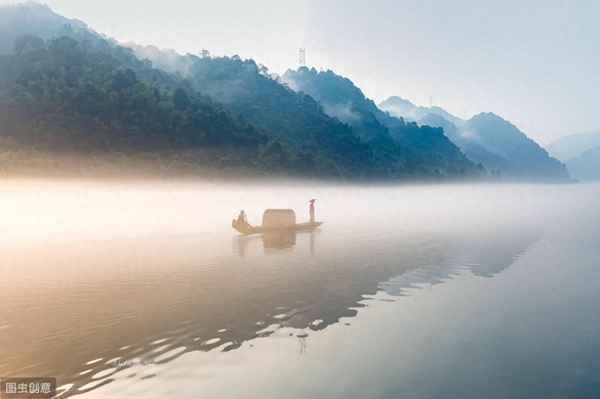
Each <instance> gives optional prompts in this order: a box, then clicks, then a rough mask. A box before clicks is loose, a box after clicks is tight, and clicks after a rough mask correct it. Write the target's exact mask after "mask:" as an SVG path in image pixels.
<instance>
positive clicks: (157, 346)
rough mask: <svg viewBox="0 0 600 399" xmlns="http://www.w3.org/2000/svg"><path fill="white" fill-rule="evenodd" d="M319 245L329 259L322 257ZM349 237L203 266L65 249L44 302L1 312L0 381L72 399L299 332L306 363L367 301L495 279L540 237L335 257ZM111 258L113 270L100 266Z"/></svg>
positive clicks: (369, 248)
mask: <svg viewBox="0 0 600 399" xmlns="http://www.w3.org/2000/svg"><path fill="white" fill-rule="evenodd" d="M319 234H320V235H321V236H322V237H320V238H323V241H324V246H323V251H316V250H315V247H316V246H317V244H316V237H317V236H318V235H319ZM348 234H350V233H348ZM351 236H352V235H351V234H350V235H347V236H345V237H336V236H335V235H334V234H333V233H327V231H325V232H321V233H305V234H293V235H280V236H268V237H267V236H265V237H260V236H258V237H236V243H237V244H236V246H237V248H236V250H235V251H234V253H233V254H232V255H233V256H234V257H230V256H224V255H223V254H219V256H217V257H215V258H213V259H210V258H206V257H198V255H199V252H198V251H195V252H194V251H193V249H194V247H195V246H196V245H197V243H196V242H195V240H194V239H193V238H188V239H183V238H177V239H172V240H158V241H157V240H156V239H141V240H136V241H131V242H127V243H123V242H111V241H108V242H94V243H87V244H86V243H79V244H78V245H75V246H70V245H69V246H67V247H65V248H60V250H58V249H57V251H56V253H53V254H52V255H53V257H49V258H48V267H54V268H56V267H58V268H61V270H66V275H63V276H61V278H59V279H56V280H55V281H46V285H43V286H40V287H37V291H36V294H37V298H39V299H40V300H39V301H34V300H32V297H31V291H27V290H25V292H21V293H18V292H17V291H16V290H15V289H13V290H12V292H11V293H10V295H11V298H12V300H13V304H12V308H10V309H6V308H3V310H4V314H3V322H4V323H6V324H7V325H8V328H4V329H2V330H0V347H2V348H3V350H4V351H5V353H3V356H2V360H0V362H2V363H0V374H1V375H18V374H23V373H26V374H31V375H56V376H57V377H59V381H60V383H62V384H68V385H67V386H68V387H69V391H68V393H67V394H68V395H71V394H72V393H82V392H87V391H90V390H93V389H96V388H98V387H99V386H101V385H104V384H107V383H110V382H111V381H112V379H111V377H113V376H114V375H115V374H116V373H117V372H121V371H123V370H124V369H131V373H129V375H128V376H129V378H131V379H133V380H135V379H148V378H153V377H154V376H155V373H154V371H153V368H152V367H151V366H150V365H159V364H164V363H167V362H170V361H172V360H174V359H176V358H178V357H180V356H181V355H183V354H184V353H187V352H189V351H210V350H221V351H231V350H235V349H237V348H239V347H240V346H241V345H242V343H243V342H245V341H249V340H252V339H255V338H257V337H268V336H270V335H271V334H273V333H274V332H275V331H277V330H278V329H279V328H282V327H293V328H294V329H296V330H297V331H300V332H299V333H297V334H298V338H299V339H300V343H301V344H302V345H301V350H302V351H305V350H306V342H305V340H304V339H305V338H306V337H307V335H308V333H310V332H311V331H313V332H314V331H319V330H322V329H325V328H327V327H328V326H329V325H331V324H333V323H337V322H338V321H339V320H340V319H342V318H348V317H354V316H355V315H356V314H357V309H358V308H360V307H363V306H365V304H364V302H363V299H364V298H365V296H369V295H373V294H375V293H376V292H377V291H378V290H380V289H382V290H384V291H385V292H387V293H388V294H391V295H406V288H414V287H419V286H422V285H426V284H439V283H441V282H443V281H445V280H446V279H448V278H451V277H452V275H453V274H454V273H457V272H458V271H460V270H465V269H468V270H471V271H472V272H473V273H475V274H477V275H481V276H486V277H491V276H493V275H494V274H495V273H499V272H501V271H502V270H504V269H505V268H507V267H509V266H510V264H511V263H512V262H513V260H514V259H515V258H516V257H517V256H519V254H521V253H523V251H525V250H526V249H527V247H528V246H530V245H532V244H533V243H534V242H535V241H536V240H537V239H538V237H539V232H537V231H526V230H522V231H520V232H519V233H518V234H515V232H513V231H506V232H505V233H499V232H498V230H497V229H496V230H495V231H494V233H491V232H490V234H489V235H487V236H486V234H482V232H481V231H479V232H477V234H468V235H463V236H462V237H458V236H431V235H429V236H426V237H411V236H410V235H406V234H405V235H382V236H381V237H380V238H378V239H376V240H373V241H361V240H360V239H358V238H357V240H355V241H354V243H355V245H354V246H352V247H345V249H344V251H343V252H339V251H337V250H336V245H337V244H339V241H340V240H342V241H344V240H346V241H347V240H348V239H349V238H350V237H351ZM157 248H160V251H157ZM30 250H32V251H36V250H37V251H45V252H46V253H48V251H49V249H48V248H31V249H30ZM107 253H110V254H111V256H110V262H108V259H107V258H102V259H99V258H98V255H99V254H107ZM190 254H193V255H190ZM273 254H277V255H278V256H265V255H273ZM73 259H76V260H77V262H76V268H75V269H72V273H69V272H68V270H69V269H68V268H66V269H65V265H67V264H69V262H71V261H72V260H73ZM99 262H101V263H102V267H103V271H102V272H98V270H97V267H95V265H97V264H98V263H99ZM104 262H106V264H105V263H104ZM167 271H168V272H167ZM166 273H168V274H166ZM13 288H15V287H13ZM40 320H44V323H43V325H42V324H40ZM36 326H39V327H38V328H36ZM32 343H33V344H32Z"/></svg>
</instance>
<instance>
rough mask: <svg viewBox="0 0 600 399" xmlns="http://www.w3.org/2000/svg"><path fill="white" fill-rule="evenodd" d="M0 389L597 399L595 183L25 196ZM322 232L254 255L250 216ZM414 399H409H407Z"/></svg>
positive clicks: (10, 259)
mask: <svg viewBox="0 0 600 399" xmlns="http://www.w3.org/2000/svg"><path fill="white" fill-rule="evenodd" d="M0 191H1V192H0V196H1V198H2V204H3V206H2V207H1V208H0V220H2V229H3V234H2V235H1V236H0V274H1V275H2V279H0V292H1V293H2V294H1V295H2V301H0V376H24V375H44V376H55V377H57V378H58V381H59V385H61V390H60V392H61V393H62V394H63V397H65V396H73V395H81V396H82V397H123V398H130V397H156V398H163V397H178V398H186V397H190V398H191V397H224V398H229V397H249V398H254V397H294V398H296V397H297V398H302V397H307V396H309V395H310V396H313V397H344V398H364V397H381V398H388V397H389V398H395V397H461V398H469V397H473V398H476V397H477V398H480V397H487V398H505V397H533V396H535V397H548V398H554V397H556V398H563V397H588V396H585V395H588V394H591V393H593V392H597V389H598V387H599V386H600V385H599V384H600V374H599V373H598V372H597V371H596V370H598V366H599V365H600V364H598V360H596V359H599V358H600V346H599V345H598V343H597V342H595V340H594V339H592V338H594V336H595V335H596V332H597V331H598V329H599V328H600V317H599V316H598V312H597V311H596V309H595V306H594V304H596V303H598V300H599V299H600V290H598V286H597V281H600V280H598V277H600V271H598V270H596V269H597V267H596V265H597V264H600V245H599V244H600V242H599V241H600V239H599V238H598V237H600V223H599V222H600V220H599V219H600V204H599V203H598V201H597V200H596V199H597V195H598V194H600V187H599V186H597V185H557V186H553V185H509V184H506V185H477V186H474V185H439V186H435V185H430V186H427V185H421V186H416V185H415V186H408V185H407V186H368V187H367V186H353V185H341V186H331V185H325V184H317V183H312V182H306V181H296V182H290V183H281V182H278V183H273V184H268V183H264V182H263V183H243V184H240V183H239V182H230V183H217V182H205V181H191V180H188V181H106V182H101V181H83V180H79V181H78V180H61V181H59V180H55V181H51V180H13V181H7V182H5V183H4V184H3V185H2V187H1V188H0ZM311 198H317V199H318V201H317V219H318V220H321V221H324V222H325V224H324V225H323V227H322V228H321V229H320V230H319V231H316V232H313V233H297V234H288V235H278V236H251V237H240V236H238V235H237V233H235V232H234V231H233V230H232V229H231V219H233V218H234V217H236V216H237V213H238V212H239V211H240V210H241V209H244V210H245V211H246V213H247V214H248V218H249V221H250V223H252V224H260V223H261V216H262V212H263V211H264V210H265V209H267V208H293V209H295V210H296V213H297V216H298V219H299V221H300V222H302V221H305V220H307V219H308V203H307V202H308V200H309V199H311ZM403 395H404V396H403ZM589 397H592V396H589Z"/></svg>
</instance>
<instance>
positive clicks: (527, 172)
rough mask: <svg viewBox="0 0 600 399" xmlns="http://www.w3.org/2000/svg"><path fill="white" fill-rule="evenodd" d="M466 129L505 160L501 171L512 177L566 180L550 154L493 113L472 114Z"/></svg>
mask: <svg viewBox="0 0 600 399" xmlns="http://www.w3.org/2000/svg"><path fill="white" fill-rule="evenodd" d="M464 129H465V130H464V131H465V132H468V134H470V135H472V137H473V138H472V140H473V141H475V142H477V143H479V144H481V145H482V146H483V147H484V148H485V149H486V150H488V151H490V152H491V153H494V154H496V155H499V156H500V157H502V158H504V159H506V160H507V161H508V166H507V167H506V168H505V169H502V171H503V172H504V173H505V174H506V175H508V176H511V177H515V178H520V179H531V178H533V179H538V180H568V179H569V174H568V172H567V170H566V168H565V166H564V165H563V164H562V163H560V162H559V161H558V160H556V159H554V158H552V157H550V156H549V155H548V153H547V152H546V150H544V149H543V148H542V147H541V146H540V145H538V144H537V143H536V142H535V141H533V140H531V139H530V138H529V137H527V136H526V135H525V134H524V133H523V132H521V131H520V130H519V129H518V128H517V127H516V126H514V125H513V124H512V123H510V122H508V121H507V120H505V119H503V118H501V117H500V116H498V115H496V114H493V113H481V114H478V115H475V116H474V117H473V118H471V119H469V120H468V121H467V122H466V125H465V128H464Z"/></svg>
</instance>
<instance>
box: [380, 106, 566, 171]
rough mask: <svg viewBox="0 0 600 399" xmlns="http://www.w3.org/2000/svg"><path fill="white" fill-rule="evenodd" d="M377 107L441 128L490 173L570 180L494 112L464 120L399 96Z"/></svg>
mask: <svg viewBox="0 0 600 399" xmlns="http://www.w3.org/2000/svg"><path fill="white" fill-rule="evenodd" d="M380 107H381V108H382V109H383V110H385V111H387V112H389V113H390V114H392V115H395V116H397V117H403V118H407V119H409V120H414V121H416V122H418V123H422V124H427V125H431V126H437V127H441V128H443V129H444V132H445V133H446V135H447V136H448V137H449V138H450V139H451V140H452V141H453V142H454V143H455V144H456V145H457V146H458V147H460V149H461V150H462V151H463V153H464V154H465V155H466V156H467V157H468V158H469V159H471V160H472V161H473V162H476V163H481V164H482V165H483V166H484V167H485V168H486V169H487V170H488V171H489V172H490V173H491V174H493V175H499V176H503V177H506V178H510V179H518V180H546V181H567V180H569V174H568V172H567V169H566V168H565V166H564V165H563V164H562V163H560V162H559V161H558V160H556V159H554V158H552V157H551V156H549V155H548V153H547V152H546V150H544V149H543V148H542V147H541V146H540V145H538V144H537V143H536V142H535V141H533V140H531V139H530V138H528V137H527V135H525V133H523V132H522V131H520V130H519V129H518V128H517V127H516V126H514V125H513V124H512V123H510V122H509V121H507V120H505V119H503V118H501V117H500V116H498V115H496V114H493V113H481V114H479V115H475V116H474V117H473V118H471V119H469V120H463V119H461V118H458V117H456V116H454V115H452V114H450V113H448V112H447V111H445V110H443V109H442V108H440V107H430V108H427V107H419V106H416V105H414V104H413V103H411V102H410V101H408V100H404V99H402V98H400V97H391V98H389V99H387V100H385V101H384V102H382V103H381V104H380Z"/></svg>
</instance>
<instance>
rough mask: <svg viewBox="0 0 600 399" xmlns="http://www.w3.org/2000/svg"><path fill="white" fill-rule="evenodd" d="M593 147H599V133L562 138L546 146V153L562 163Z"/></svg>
mask: <svg viewBox="0 0 600 399" xmlns="http://www.w3.org/2000/svg"><path fill="white" fill-rule="evenodd" d="M595 147H600V132H593V133H581V134H572V135H569V136H565V137H562V138H560V139H558V140H556V141H555V142H553V143H552V144H550V145H549V146H548V152H550V154H552V155H553V156H554V157H556V158H558V159H560V160H561V161H563V162H569V161H570V160H571V159H573V158H577V157H578V156H580V155H582V154H583V153H584V152H586V151H588V150H591V149H593V148H595Z"/></svg>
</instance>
